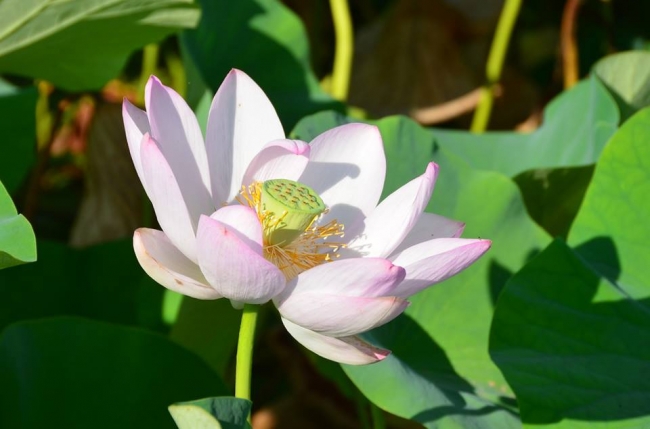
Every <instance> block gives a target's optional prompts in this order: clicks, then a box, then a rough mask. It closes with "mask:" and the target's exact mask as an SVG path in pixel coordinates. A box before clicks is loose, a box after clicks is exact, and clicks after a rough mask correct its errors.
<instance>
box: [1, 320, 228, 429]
mask: <svg viewBox="0 0 650 429" xmlns="http://www.w3.org/2000/svg"><path fill="white" fill-rule="evenodd" d="M0 385H2V389H0V426H1V427H3V428H19V427H20V428H44V427H53V428H54V427H57V428H111V429H112V428H156V429H159V428H173V427H175V426H174V422H173V420H172V418H171V417H170V416H169V414H168V413H167V406H168V405H169V404H171V403H173V402H177V401H181V400H187V399H191V398H197V397H205V396H214V395H224V394H227V393H228V390H227V389H226V387H225V386H224V385H223V382H222V381H221V379H220V378H219V377H218V376H217V375H216V374H214V373H213V372H212V371H211V370H210V369H209V368H208V367H207V366H206V365H205V364H204V363H203V362H202V361H201V360H200V359H199V358H198V357H196V356H195V355H193V354H192V353H190V352H188V351H187V350H185V349H183V348H181V347H179V346H177V345H175V344H174V343H172V342H171V341H169V340H168V339H166V338H165V337H163V336H161V335H158V334H153V333H149V332H146V331H143V330H139V329H134V328H126V327H118V326H114V325H109V324H106V323H100V322H92V321H88V320H83V319H74V318H61V319H49V320H48V319H46V320H40V321H30V322H21V323H17V324H14V325H12V326H10V327H8V328H7V329H5V331H4V332H3V334H2V336H1V337H0Z"/></svg>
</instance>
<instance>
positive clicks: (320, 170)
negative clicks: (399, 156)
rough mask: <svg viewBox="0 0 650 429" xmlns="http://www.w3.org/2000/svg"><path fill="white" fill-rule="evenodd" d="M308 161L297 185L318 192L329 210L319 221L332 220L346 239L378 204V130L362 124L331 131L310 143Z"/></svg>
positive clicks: (381, 164) (381, 167) (381, 175)
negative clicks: (341, 226) (300, 184)
mask: <svg viewBox="0 0 650 429" xmlns="http://www.w3.org/2000/svg"><path fill="white" fill-rule="evenodd" d="M310 146H311V154H310V157H309V158H310V162H309V164H308V165H307V168H306V169H305V172H304V173H303V175H302V177H301V178H300V182H302V183H304V184H306V185H308V186H310V187H311V188H313V189H314V190H315V191H316V192H318V193H319V194H320V196H321V198H322V199H323V201H324V202H325V204H326V205H327V206H328V207H329V209H330V211H329V213H328V214H326V215H325V216H324V217H323V219H322V222H325V223H326V222H329V221H330V220H331V219H336V220H337V221H338V222H339V223H342V224H343V225H345V229H346V235H347V236H348V237H350V238H352V237H353V236H355V235H356V233H358V232H359V231H360V228H362V226H363V225H362V222H363V219H364V218H365V217H367V216H368V215H370V213H371V212H372V210H373V209H374V208H375V206H376V205H377V202H379V197H380V196H381V192H382V190H383V187H384V179H385V178H386V156H385V155H384V146H383V143H382V140H381V135H380V134H379V130H378V129H377V127H375V126H371V125H366V124H347V125H342V126H340V127H336V128H333V129H331V130H329V131H326V132H324V133H323V134H321V135H319V136H318V137H316V138H315V139H314V140H313V141H312V142H311V143H310Z"/></svg>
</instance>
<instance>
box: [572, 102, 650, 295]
mask: <svg viewBox="0 0 650 429" xmlns="http://www.w3.org/2000/svg"><path fill="white" fill-rule="evenodd" d="M649 135H650V108H646V109H643V110H641V111H640V112H638V113H637V114H636V115H634V116H633V117H632V118H630V119H629V120H628V121H627V122H626V123H625V124H623V126H622V127H621V129H620V130H619V131H618V132H617V133H616V135H615V136H614V137H613V138H612V141H611V142H610V143H609V144H608V145H607V147H606V148H605V150H604V151H603V155H602V157H601V159H600V161H598V164H597V166H596V171H595V172H594V178H593V180H592V182H591V184H590V186H589V189H588V190H587V194H586V195H585V200H584V202H583V204H582V207H581V208H580V211H579V212H578V216H577V217H576V220H575V222H574V224H573V226H572V227H571V231H570V233H569V240H568V242H569V244H570V245H571V246H573V247H575V246H580V249H581V250H580V254H581V256H582V257H584V258H585V259H586V260H587V261H588V262H589V264H590V265H591V266H593V267H594V269H595V270H596V271H597V272H599V273H601V274H602V275H604V276H605V277H607V278H609V279H611V280H613V281H616V284H617V285H619V287H621V288H623V289H624V290H625V291H626V293H628V294H630V296H632V297H635V298H647V297H648V296H650V276H649V275H648V253H649V252H648V243H650V224H649V223H648V220H649V219H650V198H649V197H650V145H649V144H648V136H649ZM599 237H608V238H609V239H611V240H612V242H613V245H614V247H615V249H616V253H617V255H618V257H617V258H612V257H611V254H610V253H608V252H604V251H602V249H600V248H599V247H598V246H594V245H591V246H586V245H585V243H588V242H592V243H593V242H594V240H595V239H597V238H599ZM617 261H619V262H618V263H617ZM618 264H620V266H619V265H618Z"/></svg>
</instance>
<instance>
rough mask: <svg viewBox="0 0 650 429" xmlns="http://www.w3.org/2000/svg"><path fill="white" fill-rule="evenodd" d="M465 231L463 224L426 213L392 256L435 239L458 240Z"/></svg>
mask: <svg viewBox="0 0 650 429" xmlns="http://www.w3.org/2000/svg"><path fill="white" fill-rule="evenodd" d="M463 229H465V223H463V222H458V221H456V220H452V219H447V218H446V217H444V216H440V215H437V214H434V213H427V212H424V213H422V214H421V215H420V218H419V219H418V221H417V222H416V223H415V225H414V226H413V228H411V231H409V233H408V234H407V235H406V237H405V238H404V240H402V242H401V243H400V244H399V246H397V248H396V249H395V250H393V252H392V254H393V255H397V254H398V253H401V252H403V251H404V250H406V249H408V248H409V247H412V246H415V245H416V244H420V243H422V242H425V241H429V240H433V239H434V238H458V237H460V236H461V234H462V233H463Z"/></svg>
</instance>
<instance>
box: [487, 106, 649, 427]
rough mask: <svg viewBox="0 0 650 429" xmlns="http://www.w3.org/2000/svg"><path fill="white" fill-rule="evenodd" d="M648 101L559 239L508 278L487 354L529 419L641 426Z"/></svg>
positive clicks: (608, 150)
mask: <svg viewBox="0 0 650 429" xmlns="http://www.w3.org/2000/svg"><path fill="white" fill-rule="evenodd" d="M649 132H650V108H646V109H644V110H641V111H640V112H638V113H637V114H636V115H634V116H632V118H630V119H629V120H628V121H627V122H626V123H625V124H623V126H622V127H621V129H620V130H619V131H618V132H617V133H616V134H615V135H614V137H613V138H612V140H611V141H610V142H609V144H608V145H607V147H605V149H604V150H603V154H602V157H601V159H600V160H599V162H598V164H597V165H596V170H595V172H594V177H593V180H592V182H591V184H590V186H589V188H588V190H587V194H586V195H585V199H584V202H583V204H582V207H581V209H580V211H579V213H578V215H577V217H576V219H575V221H574V224H573V225H572V227H571V230H570V232H569V243H570V244H571V245H572V246H575V250H574V251H572V250H571V249H568V248H567V247H566V246H565V245H563V244H562V243H559V242H558V243H555V244H553V245H552V246H551V247H549V248H548V249H547V250H545V251H544V252H543V254H542V255H540V256H539V257H538V258H536V259H535V260H534V261H532V262H531V263H530V264H528V265H527V266H526V267H524V269H523V270H521V272H519V273H518V274H517V275H515V277H514V278H513V279H512V280H511V281H510V282H508V284H507V286H506V289H505V291H504V292H503V294H502V295H501V298H500V299H499V302H498V305H497V310H496V314H495V318H494V322H493V325H492V339H491V352H492V356H493V358H494V360H495V361H496V363H497V364H498V365H499V367H500V368H501V369H502V371H503V372H504V374H505V375H506V378H507V379H508V381H509V382H510V384H511V386H512V387H513V389H514V391H515V393H516V395H517V400H518V402H519V404H520V407H521V414H522V419H523V421H524V422H525V423H529V424H530V426H531V427H533V425H537V424H542V423H545V424H548V425H549V426H552V427H562V428H576V427H599V426H602V427H613V426H611V425H612V423H611V421H614V420H615V421H617V422H616V423H615V425H616V426H615V427H647V426H650V379H649V378H648V377H646V376H645V374H648V373H650V353H649V352H648V344H650V334H649V333H650V301H649V299H650V281H649V280H648V257H647V255H648V246H647V243H648V241H649V240H650V225H648V219H650V200H649V199H648V195H650V162H649V161H648V159H650V146H649V145H648V144H647V136H648V134H649Z"/></svg>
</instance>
